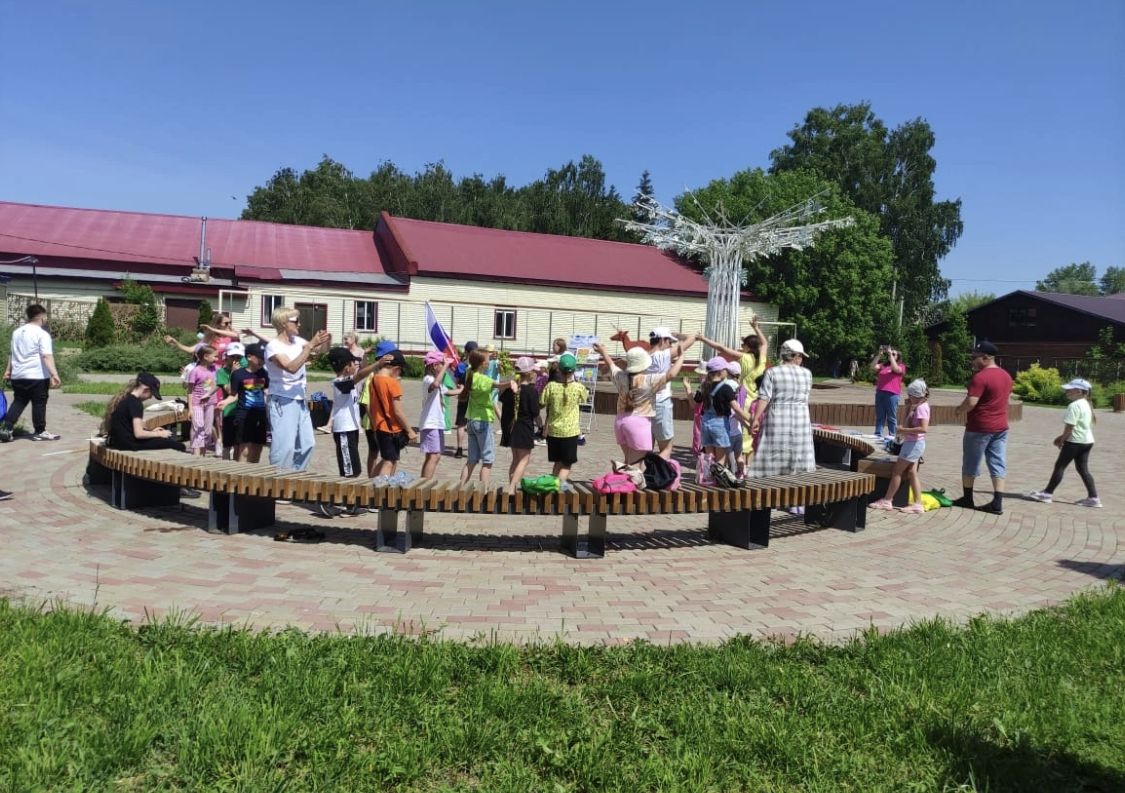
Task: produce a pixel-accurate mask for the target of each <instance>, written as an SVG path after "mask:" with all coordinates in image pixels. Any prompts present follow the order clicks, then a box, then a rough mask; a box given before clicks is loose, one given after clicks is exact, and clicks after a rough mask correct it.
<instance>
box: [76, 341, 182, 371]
mask: <svg viewBox="0 0 1125 793" xmlns="http://www.w3.org/2000/svg"><path fill="white" fill-rule="evenodd" d="M185 363H187V356H185V355H184V354H183V353H182V352H180V351H179V350H177V349H174V348H172V347H169V346H167V345H165V344H145V345H143V346H134V345H125V344H116V345H111V346H109V347H98V348H95V349H91V350H85V351H83V353H82V354H81V355H79V356H78V365H79V366H80V367H81V368H82V369H84V370H85V371H87V372H126V373H128V374H136V373H137V372H139V371H141V370H142V369H143V370H145V371H147V372H178V371H179V370H180V367H182V366H183V365H184V364H185Z"/></svg>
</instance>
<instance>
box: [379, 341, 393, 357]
mask: <svg viewBox="0 0 1125 793" xmlns="http://www.w3.org/2000/svg"><path fill="white" fill-rule="evenodd" d="M397 349H398V345H397V344H395V343H394V342H393V341H391V340H390V339H383V340H382V341H381V342H379V343H378V344H376V345H375V357H376V358H382V357H383V356H384V355H390V354H391V353H392V352H394V351H395V350H397Z"/></svg>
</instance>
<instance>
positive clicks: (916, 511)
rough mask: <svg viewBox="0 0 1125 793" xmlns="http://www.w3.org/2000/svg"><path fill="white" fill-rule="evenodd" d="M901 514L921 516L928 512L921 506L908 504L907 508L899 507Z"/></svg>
mask: <svg viewBox="0 0 1125 793" xmlns="http://www.w3.org/2000/svg"><path fill="white" fill-rule="evenodd" d="M898 511H899V512H904V513H906V514H907V515H921V514H922V513H923V512H925V511H926V508H925V507H923V506H922V505H921V504H907V505H906V506H905V507H899V508H898Z"/></svg>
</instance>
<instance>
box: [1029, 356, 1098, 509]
mask: <svg viewBox="0 0 1125 793" xmlns="http://www.w3.org/2000/svg"><path fill="white" fill-rule="evenodd" d="M1063 390H1064V391H1065V392H1066V398H1067V399H1069V400H1070V404H1069V405H1068V406H1067V408H1066V415H1065V416H1063V431H1062V434H1061V435H1059V436H1058V437H1057V438H1055V440H1054V444H1055V446H1057V447H1058V449H1059V456H1058V458H1057V459H1056V460H1055V470H1054V471H1052V472H1051V481H1049V482H1048V483H1047V486H1046V487H1045V488H1043V489H1042V490H1039V491H1034V492H1031V493H1028V497H1029V498H1032V499H1034V500H1035V501H1042V502H1043V503H1045V504H1050V503H1051V501H1052V499H1053V498H1054V492H1055V488H1056V487H1058V486H1059V483H1060V482H1061V481H1062V478H1063V472H1064V471H1066V467H1067V466H1068V465H1070V463H1071V461H1072V460H1073V461H1074V468H1075V470H1076V471H1078V476H1080V477H1081V478H1082V484H1084V485H1086V498H1083V499H1081V500H1079V501H1075V502H1074V503H1075V504H1077V505H1078V506H1080V507H1093V508H1094V509H1100V508H1101V506H1102V500H1101V499H1100V498H1098V489H1097V487H1096V486H1095V485H1094V477H1093V476H1091V475H1090V469H1089V468H1088V467H1087V465H1088V461H1089V459H1090V451H1091V450H1092V449H1093V448H1094V426H1093V425H1094V424H1096V423H1097V420H1098V419H1097V417H1096V416H1095V415H1094V411H1093V410H1092V409H1091V408H1090V401H1089V399H1088V397H1089V395H1090V391H1091V390H1092V387H1091V385H1090V383H1089V382H1088V381H1086V380H1083V379H1082V378H1080V377H1078V378H1075V379H1074V380H1071V381H1070V382H1069V383H1067V384H1066V385H1064V386H1063Z"/></svg>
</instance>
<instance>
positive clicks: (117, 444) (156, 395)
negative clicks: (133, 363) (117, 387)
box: [101, 372, 185, 452]
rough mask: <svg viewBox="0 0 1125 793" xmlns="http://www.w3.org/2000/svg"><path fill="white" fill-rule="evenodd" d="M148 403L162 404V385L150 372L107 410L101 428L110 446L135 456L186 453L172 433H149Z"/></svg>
mask: <svg viewBox="0 0 1125 793" xmlns="http://www.w3.org/2000/svg"><path fill="white" fill-rule="evenodd" d="M146 399H156V400H158V401H159V400H160V381H159V380H157V379H156V377H155V376H153V375H151V374H149V373H148V372H140V373H139V374H138V375H137V376H136V377H135V378H134V379H132V380H130V381H129V382H128V383H127V384H126V385H125V388H124V389H122V390H121V392H120V393H118V394H117V396H115V397H114V398H113V399H111V400H110V402H109V405H107V406H106V409H105V418H103V419H102V427H101V434H102V435H104V436H106V445H107V446H109V448H111V449H121V450H122V451H132V452H139V451H153V450H155V449H175V450H176V451H178V452H182V451H185V449H184V445H183V444H182V443H180V442H179V441H177V440H176V439H174V438H173V437H172V431H171V430H170V429H168V428H166V427H161V428H160V429H155V430H146V429H145V424H144V414H145V406H144V402H145V400H146Z"/></svg>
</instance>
